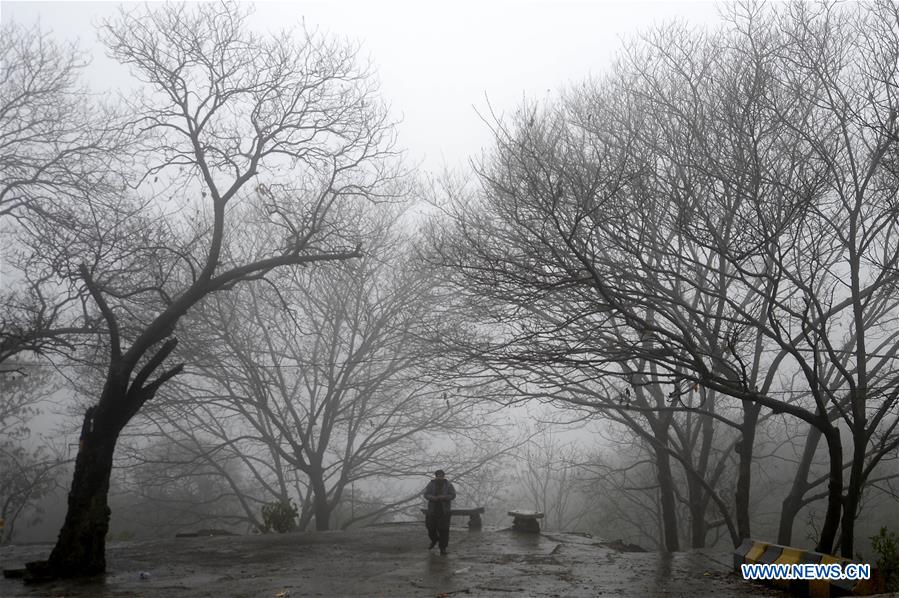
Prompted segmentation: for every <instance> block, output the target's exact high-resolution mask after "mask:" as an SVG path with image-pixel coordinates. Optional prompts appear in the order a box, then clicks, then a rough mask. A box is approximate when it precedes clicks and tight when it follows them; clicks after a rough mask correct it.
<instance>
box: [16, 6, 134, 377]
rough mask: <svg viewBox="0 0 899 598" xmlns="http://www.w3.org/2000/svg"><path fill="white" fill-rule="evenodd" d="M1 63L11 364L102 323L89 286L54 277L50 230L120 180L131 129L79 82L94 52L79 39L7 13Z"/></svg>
mask: <svg viewBox="0 0 899 598" xmlns="http://www.w3.org/2000/svg"><path fill="white" fill-rule="evenodd" d="M0 65H2V66H0V235H2V236H3V239H4V260H3V277H4V285H3V291H2V298H0V301H2V304H3V307H4V309H3V314H2V316H0V363H2V362H5V361H6V360H8V359H10V358H11V357H13V356H15V355H17V354H20V353H26V354H29V355H30V356H32V357H33V356H34V355H35V354H39V353H52V352H55V351H64V352H66V353H69V352H71V350H72V349H74V348H75V346H76V344H80V343H82V342H84V341H85V340H86V339H85V338H84V337H83V335H84V334H85V333H88V332H90V331H92V330H94V329H95V326H94V324H95V322H94V321H93V320H92V319H91V318H89V317H86V314H85V313H84V305H83V303H84V301H85V299H86V297H85V294H84V293H83V292H79V291H83V289H78V288H77V287H76V286H74V285H71V284H64V283H61V282H60V281H59V280H58V279H57V278H56V277H55V276H54V272H53V263H52V261H51V260H52V257H51V256H54V255H55V254H57V253H58V252H57V251H54V250H53V249H52V248H48V247H47V246H46V245H45V244H44V238H45V235H46V233H47V231H50V230H53V229H54V228H57V227H70V226H72V220H73V215H74V209H73V208H74V205H76V203H78V202H82V201H84V200H85V198H86V197H87V194H90V193H96V192H100V191H104V190H105V191H109V190H110V188H111V187H113V186H115V185H116V181H119V180H120V178H119V177H118V176H117V175H116V174H115V173H110V171H109V165H110V162H111V161H112V159H113V158H114V155H115V153H116V151H117V150H119V149H121V144H122V137H121V134H120V133H121V131H120V129H117V128H116V123H117V119H116V117H115V115H114V114H113V113H112V112H111V111H109V110H108V109H106V108H104V107H103V106H101V105H99V104H97V103H95V102H93V101H92V97H91V95H90V94H89V93H88V91H87V90H86V89H84V87H83V86H82V85H81V84H80V83H79V76H80V73H81V71H82V70H83V68H84V67H85V65H86V59H85V58H84V56H83V55H82V54H81V53H80V52H79V51H78V50H77V48H75V47H74V46H67V45H62V44H58V43H56V42H54V41H53V40H52V39H50V37H49V35H48V34H47V33H45V32H43V31H41V30H40V29H39V28H36V27H35V28H32V29H27V28H25V27H23V26H22V25H20V24H19V23H16V22H14V21H5V22H4V23H3V25H2V28H0ZM73 335H81V336H73ZM7 369H8V368H7Z"/></svg>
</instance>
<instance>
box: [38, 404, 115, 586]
mask: <svg viewBox="0 0 899 598" xmlns="http://www.w3.org/2000/svg"><path fill="white" fill-rule="evenodd" d="M95 411H96V408H93V407H92V408H90V409H88V411H87V413H86V414H85V416H84V424H83V427H82V434H81V442H80V444H79V448H78V456H77V458H76V460H75V474H74V476H73V477H72V487H71V490H70V491H69V500H68V510H67V511H66V518H65V522H64V523H63V526H62V529H61V530H60V532H59V537H58V539H57V541H56V546H55V547H54V548H53V552H52V553H50V559H49V561H48V562H47V567H48V570H49V571H48V572H49V574H50V575H51V576H53V577H82V576H89V575H99V574H102V573H104V572H105V571H106V533H107V531H108V530H109V515H110V510H109V506H108V505H107V494H108V492H109V477H110V474H111V472H112V462H113V454H114V452H115V445H116V441H117V440H118V437H119V432H120V430H121V426H114V427H112V429H109V428H108V427H106V426H102V425H99V424H98V423H97V422H96V421H95V417H94V414H95ZM104 423H105V422H104Z"/></svg>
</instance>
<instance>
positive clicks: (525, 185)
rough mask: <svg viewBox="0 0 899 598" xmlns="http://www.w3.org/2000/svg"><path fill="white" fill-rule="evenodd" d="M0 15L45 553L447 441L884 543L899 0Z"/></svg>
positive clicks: (11, 401) (701, 514)
mask: <svg viewBox="0 0 899 598" xmlns="http://www.w3.org/2000/svg"><path fill="white" fill-rule="evenodd" d="M0 17H2V25H3V33H4V35H3V41H2V42H0V49H2V59H3V74H4V77H3V96H2V106H0V119H2V124H3V130H2V131H3V132H2V136H0V141H2V142H3V144H4V147H5V148H6V149H4V155H5V157H3V158H2V159H0V167H2V182H0V218H2V229H0V234H2V235H3V239H4V247H5V249H4V252H3V263H2V276H3V284H2V297H3V300H4V308H5V309H4V313H5V315H4V316H3V320H2V330H0V333H2V336H0V383H2V397H0V433H2V435H0V450H2V452H0V459H2V461H0V465H2V467H0V471H2V473H0V482H2V486H0V507H2V508H3V512H2V514H0V516H2V517H3V519H4V522H5V525H4V527H3V528H2V530H0V542H2V543H22V542H33V541H44V542H53V541H56V542H57V544H56V549H54V550H53V553H52V556H51V558H50V561H49V564H48V567H49V569H50V570H51V571H53V572H54V573H53V575H58V576H62V577H71V576H73V575H74V576H77V575H81V574H85V573H84V572H88V573H90V572H92V573H102V572H103V571H104V570H105V560H104V559H103V554H104V551H105V542H106V540H107V539H109V540H131V539H143V538H169V537H172V536H174V535H176V534H183V533H195V532H197V530H202V531H206V532H210V531H211V532H216V533H233V534H241V535H256V534H270V533H287V532H289V533H311V532H314V531H331V530H353V529H357V530H358V529H360V528H363V527H367V526H371V525H374V524H380V523H391V522H403V521H406V522H408V521H419V520H421V519H422V515H421V510H422V508H423V507H424V506H426V505H427V504H428V503H426V502H425V501H424V499H423V498H422V491H423V490H424V487H425V485H426V484H427V483H428V482H429V480H431V479H432V478H433V476H434V471H435V470H436V469H442V470H445V471H446V472H447V477H448V478H449V480H450V481H451V482H452V484H453V485H454V487H455V490H456V499H455V501H454V503H453V508H457V509H467V508H475V507H483V508H484V509H485V515H484V520H485V523H486V525H487V526H488V528H490V529H497V528H501V527H503V526H506V525H507V524H508V523H509V517H508V515H507V513H508V512H509V511H511V510H525V511H536V512H539V513H541V514H542V516H541V525H542V527H543V529H544V530H545V531H548V532H578V533H585V534H590V535H591V536H596V537H599V538H602V539H604V540H606V541H610V542H611V541H616V542H618V544H619V545H630V546H634V547H639V548H642V549H645V550H649V551H658V552H660V553H677V552H682V551H688V550H692V549H713V550H717V551H720V552H728V551H731V550H732V549H733V548H734V547H735V546H738V545H739V544H740V543H741V541H742V540H743V539H745V538H757V539H764V540H767V541H772V542H775V541H776V542H778V543H780V544H784V545H793V546H798V547H802V548H804V549H808V550H816V551H818V552H821V553H827V554H842V555H843V556H844V557H855V556H860V557H861V558H864V559H869V560H871V561H872V562H876V561H877V559H878V555H879V551H881V550H882V549H881V548H878V546H883V542H884V541H885V540H889V539H890V538H893V539H894V538H895V531H896V530H895V528H894V527H893V528H891V527H890V526H891V525H893V519H894V515H895V513H896V508H897V506H899V500H897V497H899V495H897V487H896V483H897V481H896V480H897V476H899V469H897V457H899V433H897V424H899V418H897V405H899V402H897V401H899V396H897V393H896V388H897V381H899V377H897V373H899V368H897V366H899V363H897V358H899V353H897V352H899V342H897V341H899V327H897V325H896V323H897V316H899V294H897V292H896V289H897V288H899V287H897V277H899V269H897V264H899V245H897V236H896V234H895V230H896V226H897V225H899V217H897V213H896V210H895V206H896V200H897V189H899V170H897V163H899V162H897V157H899V150H897V147H899V146H897V144H899V135H897V124H896V122H897V121H896V117H895V115H896V111H897V110H899V106H897V95H896V89H897V73H896V69H895V64H896V61H895V58H896V56H897V55H899V42H897V39H899V12H897V8H896V6H895V5H893V4H890V3H871V4H860V5H855V4H853V5H847V6H840V7H830V6H827V5H823V4H811V3H805V4H803V3H784V4H759V5H737V4H712V3H706V2H692V3H675V2H670V3H669V2H657V3H617V2H600V3H586V2H563V3H558V2H553V3H549V2H528V3H512V2H492V3H487V4H483V3H482V4H475V3H468V2H462V3H455V4H453V6H452V8H449V7H448V6H442V5H438V4H434V3H429V4H422V3H412V2H409V3H361V2H359V3H355V2H353V3H351V2H341V3H324V2H309V3H300V2H297V3H264V2H260V3H252V4H243V3H234V4H216V5H213V4H192V3H188V4H185V5H177V4H164V5H154V4H150V5H146V6H142V5H136V4H123V5H120V4H118V3H76V2H71V3H69V2H65V3H49V2H48V3H44V2H28V3H21V2H4V3H3V4H2V6H0ZM107 479H108V480H109V484H108V487H107V485H106V482H105V480H107ZM67 496H68V500H67ZM107 505H108V507H109V509H110V512H111V516H108V515H106V511H105V508H106V506H107ZM881 528H886V529H884V530H881ZM60 529H61V530H62V532H61V533H60ZM58 534H59V535H58ZM878 534H880V536H879V537H880V544H878V541H877V540H875V541H874V543H873V545H872V538H875V537H877V536H878ZM57 535H58V539H57ZM80 545H89V546H92V547H93V548H92V551H88V552H87V553H82V552H83V551H79V550H75V549H74V548H73V547H75V546H80ZM881 556H882V555H881ZM73 572H75V573H73Z"/></svg>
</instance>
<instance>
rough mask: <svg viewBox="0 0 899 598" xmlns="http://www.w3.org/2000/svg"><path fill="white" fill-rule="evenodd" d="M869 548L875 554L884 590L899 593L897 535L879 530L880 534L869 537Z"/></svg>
mask: <svg viewBox="0 0 899 598" xmlns="http://www.w3.org/2000/svg"><path fill="white" fill-rule="evenodd" d="M871 548H873V549H874V552H876V553H877V569H878V570H879V571H880V574H881V576H883V583H884V589H885V590H887V591H888V592H896V591H899V535H897V534H896V532H890V531H887V528H885V527H882V528H880V533H879V534H877V535H876V536H871Z"/></svg>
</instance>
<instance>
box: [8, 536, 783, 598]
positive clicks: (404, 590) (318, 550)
mask: <svg viewBox="0 0 899 598" xmlns="http://www.w3.org/2000/svg"><path fill="white" fill-rule="evenodd" d="M427 547H428V538H427V533H426V531H425V529H424V525H423V524H411V523H410V524H394V525H388V526H377V527H370V528H365V529H360V530H352V531H348V532H336V531H335V532H314V533H297V534H283V535H278V534H272V535H265V536H211V537H192V538H171V539H165V540H142V541H130V542H110V543H109V545H108V548H107V561H108V564H107V569H108V574H107V575H106V577H105V579H95V580H88V581H70V582H55V583H45V584H33V585H25V584H23V583H22V582H21V581H20V580H14V579H0V596H3V597H4V598H5V597H12V596H54V597H59V596H66V597H88V596H89V597H91V598H93V597H98V598H100V597H113V596H115V597H126V596H128V597H131V596H135V597H137V596H140V597H145V598H150V597H160V598H161V597H163V596H164V597H171V596H190V597H193V598H196V597H201V596H216V597H218V596H232V597H241V596H246V597H253V598H260V597H261V598H276V597H281V598H287V597H290V598H298V597H300V596H327V597H340V596H352V597H356V596H372V597H377V596H391V597H393V596H410V597H417V596H421V597H432V598H434V597H438V596H485V597H500V596H501V597H504V598H505V597H509V596H516V597H522V596H534V597H537V596H541V597H542V596H547V597H548V596H565V597H579V596H581V597H584V596H684V597H687V596H688V597H690V598H695V597H698V596H712V595H714V596H716V598H725V597H730V596H759V595H763V596H783V594H781V593H779V592H775V591H773V590H769V589H766V588H764V587H762V586H758V585H752V584H750V583H748V582H744V581H743V580H742V579H739V578H738V577H737V576H736V575H734V574H733V573H731V565H730V558H731V557H730V555H729V554H727V553H725V552H718V553H714V552H684V553H676V554H674V555H671V556H665V555H660V554H658V553H652V552H642V553H638V552H619V551H618V550H615V549H614V548H610V547H608V546H605V545H603V544H602V543H601V541H600V540H599V539H596V538H589V537H586V536H582V535H576V534H552V533H546V534H539V535H536V534H521V533H515V532H512V531H509V530H486V529H485V530H484V531H481V532H468V531H467V530H466V529H464V528H453V530H452V533H451V537H450V547H449V554H448V555H447V556H441V555H440V553H439V552H438V551H437V549H434V550H431V551H429V550H428V549H427ZM50 548H51V546H50V545H27V546H3V547H0V567H2V568H3V569H13V568H17V567H22V566H23V565H24V563H25V562H27V561H30V560H38V559H42V558H46V556H47V555H48V554H49V552H50Z"/></svg>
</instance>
